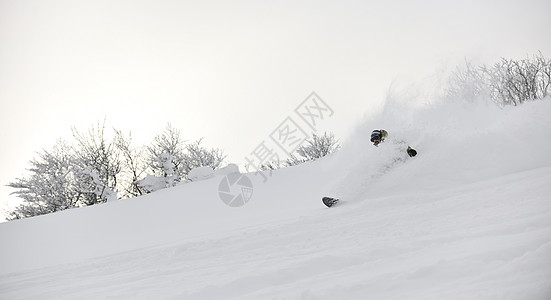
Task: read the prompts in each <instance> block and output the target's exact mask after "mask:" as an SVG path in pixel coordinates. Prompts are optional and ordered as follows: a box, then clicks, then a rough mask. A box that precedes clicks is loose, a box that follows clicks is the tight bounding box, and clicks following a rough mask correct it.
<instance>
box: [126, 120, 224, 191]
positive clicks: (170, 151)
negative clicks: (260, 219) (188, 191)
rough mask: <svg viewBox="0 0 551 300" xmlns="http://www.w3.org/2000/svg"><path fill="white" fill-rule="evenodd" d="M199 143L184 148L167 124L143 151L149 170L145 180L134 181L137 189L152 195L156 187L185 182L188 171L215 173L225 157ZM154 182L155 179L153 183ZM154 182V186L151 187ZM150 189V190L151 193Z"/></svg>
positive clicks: (183, 143)
mask: <svg viewBox="0 0 551 300" xmlns="http://www.w3.org/2000/svg"><path fill="white" fill-rule="evenodd" d="M201 142H202V139H199V140H198V141H196V142H194V143H190V144H187V143H186V142H185V141H184V140H183V139H182V138H181V135H180V131H179V130H178V129H175V128H174V127H172V126H171V125H170V124H168V125H167V127H166V128H165V130H164V132H163V133H161V134H159V135H157V136H156V137H155V138H154V141H153V143H152V144H151V145H150V146H149V147H147V151H148V153H149V157H148V159H147V161H148V162H149V170H148V171H147V172H148V173H149V172H150V174H148V176H147V180H145V181H142V180H139V181H136V182H138V186H139V187H140V188H141V189H142V190H144V191H146V192H152V191H155V190H158V189H159V188H160V187H162V186H164V187H172V186H175V185H177V184H178V183H179V182H182V181H185V180H186V179H188V174H189V172H190V171H191V170H193V169H195V168H199V167H210V168H211V169H216V168H218V167H219V166H220V164H221V163H222V162H223V161H224V158H225V155H224V153H223V152H222V150H220V149H216V148H213V149H207V148H205V147H203V146H202V145H201ZM153 178H157V179H153ZM153 182H155V184H152V183H153ZM150 188H154V189H153V190H152V189H150Z"/></svg>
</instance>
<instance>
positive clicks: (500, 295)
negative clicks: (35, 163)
mask: <svg viewBox="0 0 551 300" xmlns="http://www.w3.org/2000/svg"><path fill="white" fill-rule="evenodd" d="M550 115H551V101H537V102H531V103H526V104H524V105H522V106H519V107H506V108H504V109H498V108H496V107H495V106H492V105H485V104H473V103H447V104H442V105H431V106H425V107H420V108H415V109H413V108H411V107H407V105H401V104H399V103H392V102H389V103H387V106H386V107H385V109H384V111H383V112H382V113H381V114H380V115H378V116H374V117H372V118H371V119H370V120H368V121H366V122H365V123H364V124H362V125H361V126H360V127H359V128H358V130H357V132H356V133H355V134H354V135H353V136H352V137H351V138H350V139H349V140H348V141H347V142H346V143H345V145H344V146H343V148H342V150H341V151H340V152H338V153H336V154H335V155H333V156H331V157H326V158H325V159H322V160H319V161H316V162H313V163H306V164H303V165H300V166H297V167H293V168H286V169H281V170H278V171H274V172H273V174H272V175H271V176H270V177H269V178H268V180H267V181H266V182H263V178H262V177H261V176H255V175H254V174H247V175H246V176H247V177H248V178H249V179H251V181H252V184H253V195H252V198H251V200H250V202H248V203H247V204H246V205H244V206H242V207H237V208H235V207H230V206H227V205H226V204H225V203H224V202H222V201H221V200H220V198H219V193H218V191H219V188H220V183H221V181H222V180H223V177H221V176H215V177H213V178H210V179H207V180H204V181H198V182H194V183H189V184H184V185H180V186H178V187H175V188H171V189H165V190H161V191H158V192H155V193H152V194H149V195H147V196H143V197H139V198H135V199H128V200H122V201H117V202H113V203H108V204H104V205H97V206H92V207H86V208H82V209H75V210H69V211H63V212H59V213H56V214H51V215H46V216H41V217H36V218H30V219H25V220H18V221H12V222H9V223H2V224H0V239H1V241H2V244H1V246H0V299H423V300H426V299H485V300H487V299H542V300H543V299H551V158H550V157H549V154H550V153H551V140H550V137H551V118H550V117H549V116H550ZM379 128H383V129H386V130H388V131H389V134H390V137H389V139H388V141H386V142H385V143H383V144H381V145H380V146H379V147H373V146H372V145H371V144H370V143H369V134H370V132H371V130H373V129H379ZM408 144H409V145H411V146H413V147H414V148H416V149H417V150H418V152H419V155H418V156H417V157H415V158H409V157H407V155H406V154H405V151H404V150H405V148H404V145H405V146H407V145H408ZM325 195H329V196H336V197H339V198H341V199H342V202H341V204H339V205H338V206H336V207H334V208H326V207H325V206H323V204H322V203H321V200H320V199H321V197H322V196H325Z"/></svg>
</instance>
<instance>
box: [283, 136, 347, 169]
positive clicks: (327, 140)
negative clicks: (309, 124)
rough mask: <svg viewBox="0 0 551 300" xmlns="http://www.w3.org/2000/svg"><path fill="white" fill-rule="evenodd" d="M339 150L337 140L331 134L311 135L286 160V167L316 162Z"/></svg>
mask: <svg viewBox="0 0 551 300" xmlns="http://www.w3.org/2000/svg"><path fill="white" fill-rule="evenodd" d="M339 148H340V146H339V143H338V140H337V139H336V138H335V135H334V134H333V133H327V132H325V133H324V134H323V135H317V134H315V133H314V134H313V135H312V138H311V139H308V140H306V143H305V144H304V145H302V146H300V147H299V148H298V149H297V151H296V153H297V155H298V156H297V155H291V157H290V158H289V159H287V162H286V164H287V165H288V166H294V165H297V164H300V163H303V162H306V161H310V160H316V159H318V158H322V157H324V156H326V155H328V154H331V153H333V152H335V151H337V150H338V149H339Z"/></svg>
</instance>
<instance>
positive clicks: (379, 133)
mask: <svg viewBox="0 0 551 300" xmlns="http://www.w3.org/2000/svg"><path fill="white" fill-rule="evenodd" d="M387 136H388V132H387V131H386V130H384V129H375V130H373V132H371V142H372V143H373V145H374V146H375V147H378V146H379V144H380V143H381V142H384V140H385V138H386V137H387ZM406 152H407V154H408V155H409V156H410V157H414V156H415V155H417V151H415V149H413V148H411V147H410V146H408V148H407V150H406Z"/></svg>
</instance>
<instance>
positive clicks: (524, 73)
mask: <svg viewBox="0 0 551 300" xmlns="http://www.w3.org/2000/svg"><path fill="white" fill-rule="evenodd" d="M448 92H449V94H450V95H451V96H459V97H461V98H464V99H485V98H487V97H488V96H489V97H490V98H491V99H492V100H493V101H494V102H496V103H498V104H499V105H519V104H521V103H523V102H525V101H530V100H537V99H543V98H545V97H546V96H548V95H551V60H550V59H548V58H546V57H544V56H543V55H542V54H541V53H539V55H534V56H533V57H532V58H526V59H521V60H514V59H506V58H502V59H501V60H500V61H499V62H497V63H495V64H494V65H493V66H486V65H482V66H479V67H473V66H472V64H470V63H469V62H467V63H466V65H465V67H463V68H457V70H456V71H455V72H454V73H453V76H452V78H451V80H450V87H449V89H448Z"/></svg>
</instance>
